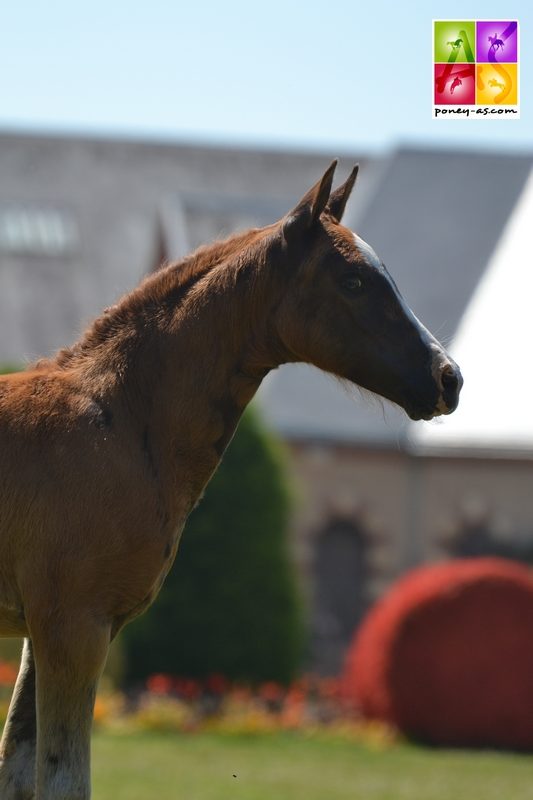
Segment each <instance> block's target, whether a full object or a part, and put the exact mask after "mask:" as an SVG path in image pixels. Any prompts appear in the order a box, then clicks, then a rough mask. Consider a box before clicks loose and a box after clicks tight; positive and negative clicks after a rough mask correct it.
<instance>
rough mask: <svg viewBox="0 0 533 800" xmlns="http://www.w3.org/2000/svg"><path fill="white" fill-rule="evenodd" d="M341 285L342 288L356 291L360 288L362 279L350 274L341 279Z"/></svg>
mask: <svg viewBox="0 0 533 800" xmlns="http://www.w3.org/2000/svg"><path fill="white" fill-rule="evenodd" d="M342 286H343V288H344V289H348V290H349V291H350V292H356V291H357V290H358V289H361V288H362V286H363V281H362V280H361V278H357V277H356V276H355V275H350V276H348V277H347V278H344V280H343V281H342Z"/></svg>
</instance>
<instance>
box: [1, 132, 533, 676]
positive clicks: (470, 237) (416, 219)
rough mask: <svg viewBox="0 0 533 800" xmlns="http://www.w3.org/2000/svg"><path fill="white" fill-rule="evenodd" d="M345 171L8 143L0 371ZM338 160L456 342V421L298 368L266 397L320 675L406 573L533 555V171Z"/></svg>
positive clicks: (419, 158) (138, 149) (445, 156)
mask: <svg viewBox="0 0 533 800" xmlns="http://www.w3.org/2000/svg"><path fill="white" fill-rule="evenodd" d="M337 155H339V154H338V153H331V154H318V153H291V152H269V151H253V150H232V149H220V148H206V147H196V146H185V145H171V144H156V143H145V142H138V141H127V140H123V141H122V140H103V139H91V140H89V139H82V138H65V137H37V136H27V135H15V134H4V135H0V363H17V364H18V363H21V361H23V360H24V359H33V358H34V357H36V356H38V355H43V354H49V353H51V352H53V351H54V350H55V349H57V348H59V347H60V346H62V345H64V344H66V343H69V342H72V341H73V340H74V339H75V338H76V337H77V336H78V335H79V332H80V331H81V329H82V328H83V326H84V325H85V324H86V323H87V322H88V321H89V320H90V319H91V318H92V317H93V316H95V315H96V314H98V313H99V312H100V311H101V309H102V308H103V307H104V306H107V305H110V304H111V303H113V302H114V301H115V300H116V299H117V297H118V296H119V295H120V294H122V293H123V292H124V291H126V290H128V289H130V288H131V287H133V286H134V285H135V283H136V282H137V281H138V280H139V279H140V278H141V277H142V275H143V274H146V273H147V272H149V271H150V270H152V269H154V268H156V267H157V266H158V264H159V263H160V262H161V260H162V258H172V259H173V258H178V257H179V256H181V255H184V254H185V253H186V252H188V251H189V250H191V249H192V248H194V247H196V246H197V245H198V244H200V243H202V242H206V241H209V240H212V239H214V238H217V237H219V236H220V235H225V234H227V233H230V232H231V231H233V230H236V229H242V228H245V227H248V226H250V225H262V224H267V223H270V222H272V221H274V220H275V219H278V218H280V217H281V216H282V215H283V214H284V213H285V212H286V211H287V210H289V209H290V208H291V207H292V206H293V205H294V203H295V201H296V200H297V199H299V197H300V196H301V195H302V193H303V192H304V191H305V190H306V189H307V188H308V187H309V186H310V185H311V184H312V183H314V182H315V181H316V180H317V178H318V177H319V176H320V175H321V174H322V172H323V171H324V168H325V167H326V166H327V165H328V164H329V162H330V161H331V158H332V157H333V156H337ZM340 156H341V162H340V168H339V179H340V178H342V177H343V176H344V175H346V174H347V172H348V171H349V169H350V168H351V166H352V164H353V162H354V161H359V162H360V163H361V173H360V176H361V177H360V180H359V181H358V186H357V190H356V191H355V193H354V197H353V201H352V202H351V204H350V206H349V208H348V211H347V214H346V217H345V222H346V224H347V225H348V226H350V227H352V228H353V229H356V230H357V231H358V232H359V233H360V234H361V235H362V236H363V237H364V238H365V239H366V240H368V241H369V242H371V243H372V245H373V246H374V247H375V249H376V250H377V252H378V253H379V254H380V256H381V257H382V258H383V260H384V261H385V263H386V264H387V266H388V267H389V270H390V272H391V273H392V275H393V277H394V278H395V280H396V282H397V283H398V285H399V287H400V290H401V291H402V293H403V295H404V297H405V298H406V300H407V301H408V303H409V304H410V305H411V307H412V308H413V309H414V311H415V313H416V314H417V316H419V317H420V318H421V319H422V321H423V322H424V324H425V325H426V326H427V327H429V328H430V329H431V330H432V331H433V332H434V333H435V334H436V335H437V336H438V337H439V338H441V339H444V340H449V339H451V338H452V337H453V339H454V341H453V345H452V352H453V353H454V354H455V355H456V357H457V360H458V361H459V363H460V364H461V366H462V368H463V372H464V374H465V389H464V391H463V400H462V403H461V405H460V408H459V410H458V412H457V413H456V414H455V415H453V416H452V417H450V418H449V419H446V420H445V421H444V422H442V423H440V424H439V423H433V424H429V425H428V424H425V423H416V424H413V423H410V422H409V421H408V420H407V418H406V416H405V415H404V414H403V412H400V411H399V410H398V409H397V408H395V407H393V406H392V405H391V404H389V403H386V402H381V401H376V400H375V399H373V398H371V397H367V396H366V395H365V393H360V392H358V391H357V390H355V389H349V388H347V387H345V386H343V385H341V384H340V383H339V382H338V381H337V380H335V379H333V378H331V377H329V376H326V375H324V374H322V373H320V372H318V371H317V370H315V369H313V368H312V367H308V366H304V365H291V366H285V367H281V368H280V369H278V370H276V371H275V372H274V373H272V374H271V375H270V376H268V378H267V379H266V381H265V382H264V385H263V386H262V387H261V390H260V393H259V396H258V398H257V403H258V405H260V407H261V409H262V412H263V414H264V416H265V418H266V420H267V422H268V424H269V425H270V426H271V427H272V428H273V429H274V430H276V431H277V432H278V433H279V434H280V435H281V437H282V438H283V439H284V440H285V442H286V444H287V448H288V451H289V456H290V458H289V461H290V469H291V474H292V480H293V484H294V487H295V494H296V496H297V498H298V502H297V507H296V512H295V518H294V524H293V543H294V553H295V557H296V560H297V563H298V566H299V569H300V571H301V575H302V578H303V582H304V586H305V588H306V591H307V594H308V599H309V607H310V609H311V624H312V633H313V636H312V652H311V654H310V660H311V664H312V666H313V667H314V668H316V669H319V670H320V671H322V672H324V673H331V672H335V671H336V670H337V669H338V668H339V665H340V664H341V662H342V658H343V655H344V652H345V649H346V646H347V643H348V642H349V640H350V638H351V636H352V634H353V630H354V629H355V627H356V626H357V623H358V621H359V619H360V618H361V616H362V614H363V613H364V611H365V609H366V608H367V607H368V605H369V604H370V603H371V602H372V601H373V600H374V599H375V598H376V597H377V596H379V594H380V593H381V592H382V591H383V590H384V589H385V588H386V587H387V585H388V584H389V583H390V582H391V581H392V580H393V579H394V578H396V577H397V576H398V575H400V574H401V573H402V572H403V571H405V570H406V569H408V568H410V567H412V566H414V565H416V564H418V563H421V562H424V561H431V560H435V559H439V558H443V557H449V556H452V555H462V554H463V555H472V554H478V553H488V552H493V553H500V554H502V555H508V556H510V557H519V558H522V559H526V560H527V559H529V558H531V556H532V554H533V492H532V491H531V490H530V486H532V485H533V423H532V422H531V420H530V418H529V415H528V410H527V399H526V398H529V397H530V396H531V391H528V390H531V389H532V388H533V387H532V386H531V385H530V384H531V383H532V380H533V379H532V378H531V376H532V375H533V373H532V372H531V370H528V352H527V351H528V344H529V341H530V340H531V338H532V337H531V324H532V323H531V321H530V320H531V317H530V314H529V313H528V312H529V310H528V307H527V306H526V303H527V301H528V298H529V297H530V296H531V291H530V290H531V289H532V288H533V287H532V286H531V283H532V278H531V275H533V270H532V269H531V255H530V254H529V255H528V249H529V248H528V243H527V241H526V239H525V235H526V233H525V232H526V225H527V220H528V219H529V220H531V219H533V213H532V212H533V200H532V197H533V180H532V179H531V177H530V174H531V168H532V166H533V156H532V154H531V153H524V154H518V155H504V154H494V153H475V152H458V151H446V150H424V149H413V148H411V149H410V148H405V149H399V150H396V151H394V152H392V153H390V154H388V155H386V156H382V157H364V155H363V157H362V156H361V154H357V153H354V154H340ZM528 215H529V216H528Z"/></svg>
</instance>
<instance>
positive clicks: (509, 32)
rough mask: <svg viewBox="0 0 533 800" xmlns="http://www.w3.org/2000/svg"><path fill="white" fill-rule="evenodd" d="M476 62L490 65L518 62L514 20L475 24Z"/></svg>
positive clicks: (515, 23)
mask: <svg viewBox="0 0 533 800" xmlns="http://www.w3.org/2000/svg"><path fill="white" fill-rule="evenodd" d="M476 61H484V62H490V63H491V64H496V63H508V64H509V63H511V62H516V61H518V23H517V22H516V20H507V21H506V20H483V21H482V22H481V21H478V22H477V23H476Z"/></svg>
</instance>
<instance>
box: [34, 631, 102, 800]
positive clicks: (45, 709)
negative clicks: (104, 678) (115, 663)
mask: <svg viewBox="0 0 533 800" xmlns="http://www.w3.org/2000/svg"><path fill="white" fill-rule="evenodd" d="M56 623H57V624H56V625H55V626H54V628H53V629H52V630H50V629H48V630H46V627H44V628H41V629H40V630H39V632H38V633H37V632H36V633H35V634H34V635H33V645H34V650H35V662H36V667H37V686H36V689H37V774H36V793H35V800H88V798H89V797H90V738H91V727H92V718H93V710H94V698H95V694H96V686H97V683H98V679H99V677H100V674H101V672H102V669H103V667H104V663H105V659H106V656H107V650H108V647H109V636H110V631H109V626H105V625H102V624H99V623H97V622H96V621H94V620H87V619H79V618H78V619H75V620H69V622H68V624H65V623H61V622H57V621H56Z"/></svg>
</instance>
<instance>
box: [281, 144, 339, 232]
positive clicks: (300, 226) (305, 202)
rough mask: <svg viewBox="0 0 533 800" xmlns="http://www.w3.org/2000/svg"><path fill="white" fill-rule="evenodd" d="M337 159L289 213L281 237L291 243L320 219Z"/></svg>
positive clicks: (325, 204)
mask: <svg viewBox="0 0 533 800" xmlns="http://www.w3.org/2000/svg"><path fill="white" fill-rule="evenodd" d="M336 166H337V159H335V161H333V162H332V164H331V165H330V166H329V167H328V168H327V170H326V171H325V173H324V174H323V176H322V177H321V178H320V180H319V181H318V182H317V183H315V185H314V186H313V187H312V188H311V189H309V191H308V192H307V194H306V195H304V196H303V197H302V199H301V200H300V202H299V203H298V205H297V206H295V208H293V210H292V211H289V213H288V214H287V216H286V217H285V219H284V220H283V224H282V231H283V237H284V238H285V240H286V241H291V240H292V239H294V238H295V237H296V236H297V235H299V234H301V233H303V232H304V231H306V230H309V229H310V228H311V227H312V226H313V225H314V224H315V223H316V222H317V221H318V218H319V217H320V215H321V213H322V212H323V211H324V209H325V208H326V206H327V204H328V200H329V195H330V192H331V184H332V183H333V173H334V172H335V167H336Z"/></svg>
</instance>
